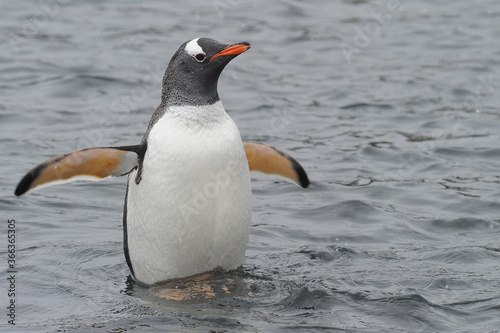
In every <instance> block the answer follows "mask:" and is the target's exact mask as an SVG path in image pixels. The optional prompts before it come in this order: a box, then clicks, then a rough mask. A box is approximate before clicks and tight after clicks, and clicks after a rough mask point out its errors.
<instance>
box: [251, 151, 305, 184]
mask: <svg viewBox="0 0 500 333" xmlns="http://www.w3.org/2000/svg"><path fill="white" fill-rule="evenodd" d="M243 146H244V147H245V153H246V155H247V160H248V166H249V167H250V171H256V172H263V173H265V174H274V175H280V176H283V177H285V178H288V179H290V180H292V181H293V182H295V183H296V184H297V185H299V186H301V187H303V188H306V187H308V186H309V184H310V182H309V178H308V177H307V174H306V172H305V171H304V168H302V166H301V165H300V164H299V162H297V161H296V160H295V159H294V158H293V157H292V156H290V155H288V154H287V153H285V152H283V151H281V150H279V149H278V148H276V147H273V146H268V145H266V144H263V143H259V142H243Z"/></svg>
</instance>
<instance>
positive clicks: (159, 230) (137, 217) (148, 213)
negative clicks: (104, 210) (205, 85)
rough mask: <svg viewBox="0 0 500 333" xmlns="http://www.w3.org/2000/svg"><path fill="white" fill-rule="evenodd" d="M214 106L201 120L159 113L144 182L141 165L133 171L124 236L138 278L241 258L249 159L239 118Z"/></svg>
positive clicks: (166, 276) (228, 264)
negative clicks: (137, 177)
mask: <svg viewBox="0 0 500 333" xmlns="http://www.w3.org/2000/svg"><path fill="white" fill-rule="evenodd" d="M221 107H222V106H221ZM222 110H223V109H222ZM191 111H192V110H191ZM211 111H215V114H214V117H213V118H209V119H203V121H202V122H201V123H200V122H199V121H198V120H196V119H185V118H183V117H180V118H179V117H177V116H176V115H175V114H173V115H171V116H170V115H168V116H167V115H165V116H164V117H162V119H160V120H159V121H158V122H157V123H156V124H155V125H154V127H153V128H152V129H151V131H150V133H149V136H148V148H147V151H146V155H145V157H144V161H143V168H142V173H141V180H140V182H139V184H136V182H135V179H136V173H137V171H134V172H133V173H132V174H131V175H130V178H129V187H128V196H127V203H126V205H127V209H126V215H127V216H126V222H127V223H126V225H127V238H128V239H127V243H128V251H129V258H130V262H131V265H132V269H133V272H134V275H135V277H136V278H137V279H138V280H139V281H141V282H144V283H147V284H153V283H156V282H160V281H165V280H170V279H176V278H182V277H187V276H191V275H195V274H199V273H203V272H207V271H210V270H213V269H216V268H218V267H221V268H223V269H234V268H237V267H238V266H240V265H241V264H242V263H243V258H244V254H245V249H246V245H247V242H248V235H249V231H250V224H251V187H250V175H249V169H248V162H247V160H246V155H245V152H244V148H243V144H242V141H241V137H240V134H239V131H238V129H237V127H236V125H235V124H234V122H233V121H232V120H231V119H230V118H229V116H227V114H225V112H220V110H217V109H216V110H211ZM218 111H219V113H220V114H218V113H217V112H218ZM209 115H210V114H209Z"/></svg>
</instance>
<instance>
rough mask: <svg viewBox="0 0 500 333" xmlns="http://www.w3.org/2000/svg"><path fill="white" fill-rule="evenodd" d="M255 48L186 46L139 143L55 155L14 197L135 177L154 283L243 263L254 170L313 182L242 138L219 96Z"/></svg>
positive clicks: (132, 207) (205, 42)
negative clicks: (224, 75) (230, 72)
mask: <svg viewBox="0 0 500 333" xmlns="http://www.w3.org/2000/svg"><path fill="white" fill-rule="evenodd" d="M249 48H250V44H249V43H246V42H242V43H236V44H229V45H227V44H222V43H219V42H217V41H215V40H213V39H209V38H196V39H193V40H191V41H189V42H186V43H184V44H183V45H181V47H180V48H179V49H178V50H177V52H176V53H175V54H174V56H173V57H172V59H171V61H170V63H169V65H168V67H167V70H166V72H165V75H164V78H163V89H162V96H161V104H160V105H159V106H158V108H157V109H156V111H155V112H154V114H153V116H152V118H151V120H150V122H149V126H148V129H147V131H146V134H145V135H144V138H143V139H142V142H141V143H140V144H139V145H135V146H122V147H107V148H89V149H82V150H77V151H74V152H71V153H67V154H64V155H60V156H56V157H54V158H52V159H50V160H48V161H46V162H44V163H42V164H40V165H39V166H37V167H36V168H34V169H33V170H31V171H30V172H29V173H28V174H27V175H26V176H25V177H24V178H23V179H22V180H21V182H20V183H19V185H18V186H17V188H16V191H15V195H16V196H20V195H23V194H24V193H26V192H28V191H31V190H34V189H35V188H41V187H43V186H49V185H54V184H57V183H63V182H69V181H74V180H79V179H87V180H99V179H102V178H106V177H109V176H114V177H116V176H124V175H127V174H128V186H127V193H126V196H125V207H124V216H123V230H124V250H125V258H126V261H127V264H128V266H129V268H130V271H131V272H132V276H133V277H134V278H135V279H136V280H137V281H139V282H141V283H143V284H147V285H154V284H157V283H159V282H164V281H168V280H174V279H181V278H185V277H190V276H193V275H197V274H200V273H204V272H209V271H212V270H215V269H219V268H222V269H224V270H231V269H235V268H237V267H239V266H241V265H242V264H243V259H244V256H245V250H246V246H247V242H248V236H249V233H250V225H251V210H252V198H251V195H252V189H251V184H250V171H257V172H263V173H267V174H276V175H280V176H284V177H286V178H288V179H290V180H292V181H294V182H295V183H297V184H298V185H300V186H302V187H304V188H306V187H307V186H308V185H309V180H308V178H307V175H306V173H305V171H304V169H303V168H302V167H301V166H300V164H299V163H298V162H297V161H295V160H294V159H293V158H292V157H291V156H289V155H287V154H286V153H284V152H282V151H281V150H279V149H277V148H275V147H271V146H268V145H265V144H262V143H255V142H242V140H241V136H240V133H239V131H238V127H237V126H236V124H235V123H234V122H233V120H232V119H231V118H230V117H229V116H228V114H227V113H226V111H225V110H224V107H223V106H222V103H221V101H220V99H219V95H218V93H217V82H218V79H219V76H220V74H221V72H222V70H223V69H224V67H225V66H226V65H227V64H228V63H229V62H230V61H231V60H232V59H233V58H235V57H236V56H237V55H239V54H241V53H243V52H245V51H246V50H248V49H249Z"/></svg>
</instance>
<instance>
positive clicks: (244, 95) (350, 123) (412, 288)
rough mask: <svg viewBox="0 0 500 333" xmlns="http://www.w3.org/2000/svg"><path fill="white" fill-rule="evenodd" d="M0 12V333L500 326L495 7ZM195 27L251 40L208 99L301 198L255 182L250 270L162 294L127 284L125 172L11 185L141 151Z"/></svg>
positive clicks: (189, 6) (499, 86)
mask: <svg viewBox="0 0 500 333" xmlns="http://www.w3.org/2000/svg"><path fill="white" fill-rule="evenodd" d="M0 9H1V10H0V149H1V153H2V158H1V163H0V209H1V219H2V224H1V227H0V258H1V261H0V269H1V272H2V275H1V279H0V295H1V296H0V308H1V309H3V310H1V311H0V318H1V319H0V331H1V332H17V331H19V332H113V333H117V332H296V331H301V332H329V331H332V332H333V331H335V332H337V331H339V332H500V131H499V130H500V38H499V31H500V5H499V3H498V0H485V1H466V0H457V1H452V0H447V1H446V0H443V1H430V0H424V1H409V0H408V1H404V0H400V1H398V0H384V1H368V0H335V1H320V0H311V1H299V0H291V1H273V2H269V1H263V0H257V1H245V0H213V1H194V0H187V1H131V0H125V1H109V0H108V1H104V0H103V1H97V0H95V1H75V0H73V1H71V0H59V1H56V0H46V1H3V2H2V4H1V5H0ZM199 36H205V37H211V38H214V39H217V40H219V41H222V42H226V43H231V42H239V41H248V42H250V43H251V44H252V49H251V50H249V51H248V52H246V53H244V54H242V55H240V56H239V57H238V58H236V59H235V60H233V61H232V62H231V63H230V64H229V65H228V66H227V68H226V69H225V70H224V72H223V73H222V76H221V78H220V81H219V94H220V96H221V100H222V102H223V103H224V106H225V108H226V110H227V111H228V113H229V115H230V116H231V117H232V118H233V119H234V121H235V122H236V123H237V124H238V126H239V128H240V131H241V134H242V137H243V139H244V140H248V141H262V142H265V143H267V144H271V145H274V146H277V147H279V148H281V149H283V150H285V151H287V152H289V153H290V154H291V155H293V156H294V157H295V158H296V159H297V160H298V161H300V163H301V164H302V165H303V166H304V168H305V170H306V171H307V173H308V175H309V177H310V179H311V181H312V187H311V188H310V189H307V190H304V189H301V188H300V187H298V186H296V185H294V184H292V183H289V182H286V181H282V180H280V179H273V178H266V177H261V176H255V178H254V179H253V182H252V183H253V218H252V222H253V223H252V229H251V235H250V241H249V244H248V249H247V253H246V259H245V263H244V265H243V266H242V267H241V268H240V269H239V270H237V271H235V272H230V273H227V274H220V275H217V276H215V277H213V278H210V279H209V280H208V281H205V282H200V283H201V284H205V285H201V286H200V285H198V286H196V285H194V287H193V285H189V286H178V288H180V290H185V289H189V288H202V289H203V288H205V287H206V288H208V289H209V290H212V291H213V292H210V293H203V292H202V293H201V294H200V295H201V296H200V297H193V298H191V299H189V300H183V301H175V300H172V299H169V298H168V297H161V296H162V295H164V293H163V291H161V290H159V289H158V288H152V289H147V288H143V287H141V286H138V285H137V284H135V283H133V282H132V281H131V280H130V278H129V270H128V268H127V265H126V263H125V258H124V255H123V248H122V246H123V244H122V237H123V235H122V209H123V200H124V195H125V187H126V178H125V177H123V178H114V179H107V180H104V181H101V182H78V183H72V184H66V185H61V186H55V187H50V188H46V189H42V190H40V191H36V192H34V193H30V194H28V195H26V196H24V197H21V198H16V197H15V196H14V194H13V192H14V189H15V187H16V185H17V183H18V182H19V180H20V179H21V177H22V176H23V175H24V174H25V173H26V172H27V171H29V170H30V169H31V168H32V167H34V166H36V165H37V164H39V163H41V162H43V161H45V160H46V159H48V158H50V157H52V156H55V155H58V154H61V153H64V152H68V151H72V150H76V149H79V148H84V147H95V146H115V145H133V144H137V143H139V141H140V139H141V137H142V135H143V134H144V132H145V130H146V127H147V124H148V121H149V119H150V116H151V115H152V113H153V111H154V110H155V108H156V106H157V105H158V104H159V100H160V91H161V78H162V76H163V72H164V70H165V68H166V66H167V64H168V62H169V60H170V58H171V56H172V55H173V53H174V52H175V51H176V50H177V48H178V47H179V45H181V44H182V43H183V42H185V41H187V40H190V39H192V38H195V37H199ZM9 220H10V221H12V220H15V223H13V222H11V224H12V225H13V224H15V227H14V226H12V228H14V229H15V246H16V253H15V255H16V258H15V260H16V262H15V270H16V273H15V274H14V275H15V281H14V282H15V283H14V288H15V297H8V290H9V288H11V285H10V282H9V280H8V278H9V276H10V275H11V274H12V273H9V272H8V271H9V270H10V269H9V267H8V261H7V256H8V247H7V245H8V238H7V237H8V230H9V223H8V222H7V221H9ZM194 283H196V282H194ZM173 290H176V289H175V288H173ZM11 299H14V301H15V305H16V308H15V324H16V325H15V326H12V325H10V324H8V320H10V318H9V316H8V314H9V311H10V310H9V309H7V307H8V306H9V304H10V303H9V302H10V300H11Z"/></svg>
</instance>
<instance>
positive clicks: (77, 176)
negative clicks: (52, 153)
mask: <svg viewBox="0 0 500 333" xmlns="http://www.w3.org/2000/svg"><path fill="white" fill-rule="evenodd" d="M142 156H144V147H143V145H137V146H124V147H109V148H87V149H80V150H76V151H73V152H71V153H67V154H63V155H59V156H56V157H53V158H51V159H49V160H47V161H45V162H43V163H42V164H40V165H38V166H37V167H35V168H34V169H32V170H31V171H30V172H28V173H27V174H26V176H24V177H23V179H22V180H21V181H20V182H19V184H18V185H17V188H16V191H15V192H14V194H15V195H16V196H20V195H23V194H24V193H26V192H28V191H32V190H34V189H35V188H41V187H45V186H51V185H56V184H62V183H67V182H72V181H75V180H82V179H84V180H100V179H102V178H106V177H110V176H113V177H118V176H123V175H126V174H128V173H129V172H131V171H132V170H133V169H135V168H136V167H137V166H138V164H139V159H140V158H142Z"/></svg>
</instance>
